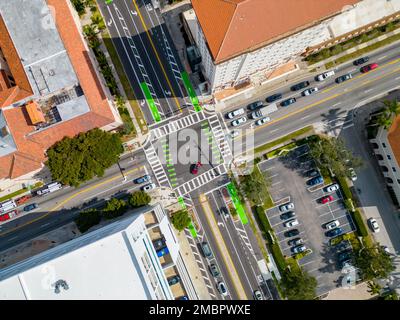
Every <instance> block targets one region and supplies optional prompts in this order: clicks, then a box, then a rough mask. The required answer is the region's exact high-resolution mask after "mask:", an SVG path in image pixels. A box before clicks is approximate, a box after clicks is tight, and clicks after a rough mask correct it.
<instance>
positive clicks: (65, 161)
mask: <svg viewBox="0 0 400 320" xmlns="http://www.w3.org/2000/svg"><path fill="white" fill-rule="evenodd" d="M122 152H123V147H122V143H121V139H120V137H119V135H118V134H113V133H109V132H105V131H102V130H100V129H97V128H96V129H93V130H90V131H88V132H85V133H80V134H78V135H77V136H75V137H73V138H69V137H65V138H64V139H62V140H61V141H59V142H57V143H55V144H54V145H53V146H52V147H50V148H49V149H48V150H47V157H48V160H47V163H46V164H47V166H48V167H49V169H50V172H51V175H52V178H53V179H54V180H57V181H60V182H61V183H63V184H67V185H71V186H78V185H79V184H80V183H82V182H84V181H87V180H90V179H92V178H93V177H95V176H102V175H103V174H104V170H105V169H107V168H108V167H110V166H111V165H113V164H115V163H116V162H117V161H118V158H119V155H120V154H121V153H122Z"/></svg>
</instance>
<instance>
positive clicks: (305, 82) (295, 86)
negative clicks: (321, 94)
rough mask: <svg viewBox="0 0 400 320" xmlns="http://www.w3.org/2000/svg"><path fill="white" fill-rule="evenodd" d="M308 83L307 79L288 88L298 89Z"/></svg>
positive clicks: (306, 85)
mask: <svg viewBox="0 0 400 320" xmlns="http://www.w3.org/2000/svg"><path fill="white" fill-rule="evenodd" d="M309 85H310V82H309V81H302V82H299V83H297V84H295V85H293V86H291V87H290V90H292V91H298V90H301V89H304V88H305V87H308V86H309Z"/></svg>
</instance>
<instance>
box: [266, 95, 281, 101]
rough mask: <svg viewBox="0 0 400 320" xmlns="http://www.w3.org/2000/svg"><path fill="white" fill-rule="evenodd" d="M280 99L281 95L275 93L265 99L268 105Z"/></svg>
mask: <svg viewBox="0 0 400 320" xmlns="http://www.w3.org/2000/svg"><path fill="white" fill-rule="evenodd" d="M279 99H282V93H275V94H273V95H272V96H269V97H267V98H266V99H265V101H267V102H268V103H272V102H274V101H276V100H279Z"/></svg>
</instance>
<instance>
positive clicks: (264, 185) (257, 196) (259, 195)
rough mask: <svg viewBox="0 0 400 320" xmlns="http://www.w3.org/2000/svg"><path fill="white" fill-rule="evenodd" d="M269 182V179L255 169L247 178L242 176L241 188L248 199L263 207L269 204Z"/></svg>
mask: <svg viewBox="0 0 400 320" xmlns="http://www.w3.org/2000/svg"><path fill="white" fill-rule="evenodd" d="M268 184H269V182H268V180H267V177H265V176H264V174H263V173H262V172H261V171H260V169H258V167H257V166H255V167H254V169H253V171H252V172H251V173H250V174H249V175H246V176H241V186H242V190H243V192H244V193H245V194H246V197H247V198H248V199H249V200H250V201H251V202H253V203H254V204H256V205H263V204H264V203H265V202H268V197H269V193H268Z"/></svg>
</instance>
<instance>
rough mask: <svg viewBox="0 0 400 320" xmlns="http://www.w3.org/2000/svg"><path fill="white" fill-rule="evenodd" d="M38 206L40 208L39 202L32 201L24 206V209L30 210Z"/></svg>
mask: <svg viewBox="0 0 400 320" xmlns="http://www.w3.org/2000/svg"><path fill="white" fill-rule="evenodd" d="M36 208H39V205H38V204H37V203H30V204H28V205H26V206H25V207H24V211H25V212H28V211H32V210H34V209H36Z"/></svg>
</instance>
